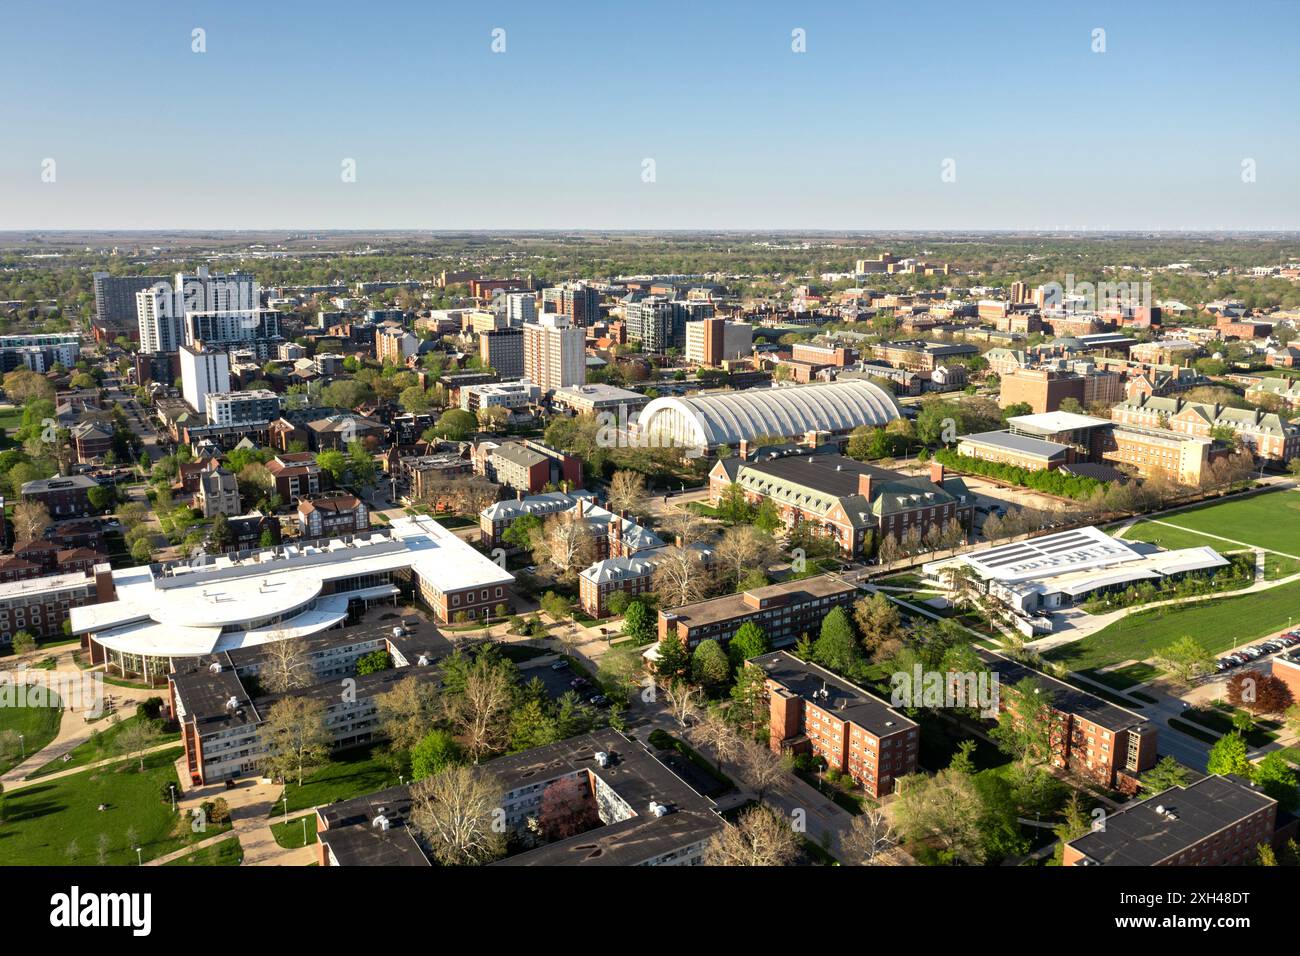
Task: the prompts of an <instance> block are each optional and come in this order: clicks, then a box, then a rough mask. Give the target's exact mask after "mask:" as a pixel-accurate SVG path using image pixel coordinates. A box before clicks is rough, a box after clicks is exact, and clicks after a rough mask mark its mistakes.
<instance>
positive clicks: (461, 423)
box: [433, 408, 478, 441]
mask: <svg viewBox="0 0 1300 956" xmlns="http://www.w3.org/2000/svg"><path fill="white" fill-rule="evenodd" d="M477 430H478V419H477V418H475V417H474V414H473V413H472V412H467V411H465V410H464V409H460V408H449V409H447V410H446V411H445V412H443V413H442V414H441V415H440V416H438V421H437V423H436V424H434V426H433V431H434V433H435V434H436V435H437V436H438V437H439V438H445V439H447V440H448V441H464V440H465V439H466V438H468V437H469V436H470V435H473V434H474V432H475V431H477Z"/></svg>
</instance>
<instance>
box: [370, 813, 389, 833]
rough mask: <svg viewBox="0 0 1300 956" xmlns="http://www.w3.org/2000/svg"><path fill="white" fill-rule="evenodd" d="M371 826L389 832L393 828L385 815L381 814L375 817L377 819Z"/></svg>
mask: <svg viewBox="0 0 1300 956" xmlns="http://www.w3.org/2000/svg"><path fill="white" fill-rule="evenodd" d="M370 825H371V826H372V827H377V828H378V829H380V830H387V829H388V828H389V827H391V826H392V823H390V822H389V820H388V817H386V816H384V815H383V813H380V814H379V816H377V817H375V819H374V820H372V821H371V823H370Z"/></svg>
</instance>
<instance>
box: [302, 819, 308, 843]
mask: <svg viewBox="0 0 1300 956" xmlns="http://www.w3.org/2000/svg"><path fill="white" fill-rule="evenodd" d="M302 845H303V846H306V845H307V814H305V813H304V814H303V815H302Z"/></svg>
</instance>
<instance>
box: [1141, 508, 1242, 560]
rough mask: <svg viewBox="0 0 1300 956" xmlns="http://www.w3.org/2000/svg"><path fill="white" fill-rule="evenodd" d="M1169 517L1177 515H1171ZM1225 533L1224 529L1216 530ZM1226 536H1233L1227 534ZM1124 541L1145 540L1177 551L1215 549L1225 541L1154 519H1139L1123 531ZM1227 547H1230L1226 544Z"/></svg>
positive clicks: (1224, 543)
mask: <svg viewBox="0 0 1300 956" xmlns="http://www.w3.org/2000/svg"><path fill="white" fill-rule="evenodd" d="M1170 517H1171V518H1176V517H1178V516H1177V515H1171V516H1170ZM1216 533H1218V534H1225V535H1227V532H1226V531H1220V532H1216ZM1228 537H1233V536H1232V535H1228ZM1124 540H1125V541H1146V542H1148V543H1150V544H1155V545H1159V546H1160V547H1162V548H1164V549H1165V550H1167V551H1177V550H1179V549H1180V548H1202V547H1205V546H1206V545H1209V546H1210V547H1212V548H1214V549H1215V550H1216V551H1218V550H1220V548H1221V547H1222V546H1224V545H1226V544H1227V543H1226V542H1224V541H1219V540H1218V539H1217V538H1207V537H1206V536H1205V535H1203V534H1197V533H1196V532H1195V531H1188V530H1186V529H1184V528H1175V527H1171V526H1170V525H1167V524H1158V523H1157V522H1155V521H1139V522H1138V523H1137V524H1135V525H1134V526H1133V527H1131V528H1129V529H1128V530H1127V531H1125V532H1124ZM1228 547H1232V546H1231V545H1228Z"/></svg>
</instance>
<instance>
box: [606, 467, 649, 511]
mask: <svg viewBox="0 0 1300 956" xmlns="http://www.w3.org/2000/svg"><path fill="white" fill-rule="evenodd" d="M645 499H646V484H645V475H643V474H641V472H639V471H616V472H614V474H613V475H612V476H610V479H609V494H608V496H607V497H606V499H605V500H606V501H607V502H608V503H609V508H610V510H611V511H615V512H618V511H631V512H633V513H635V512H636V511H637V510H639V509H640V508H641V506H642V505H643V504H645Z"/></svg>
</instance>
